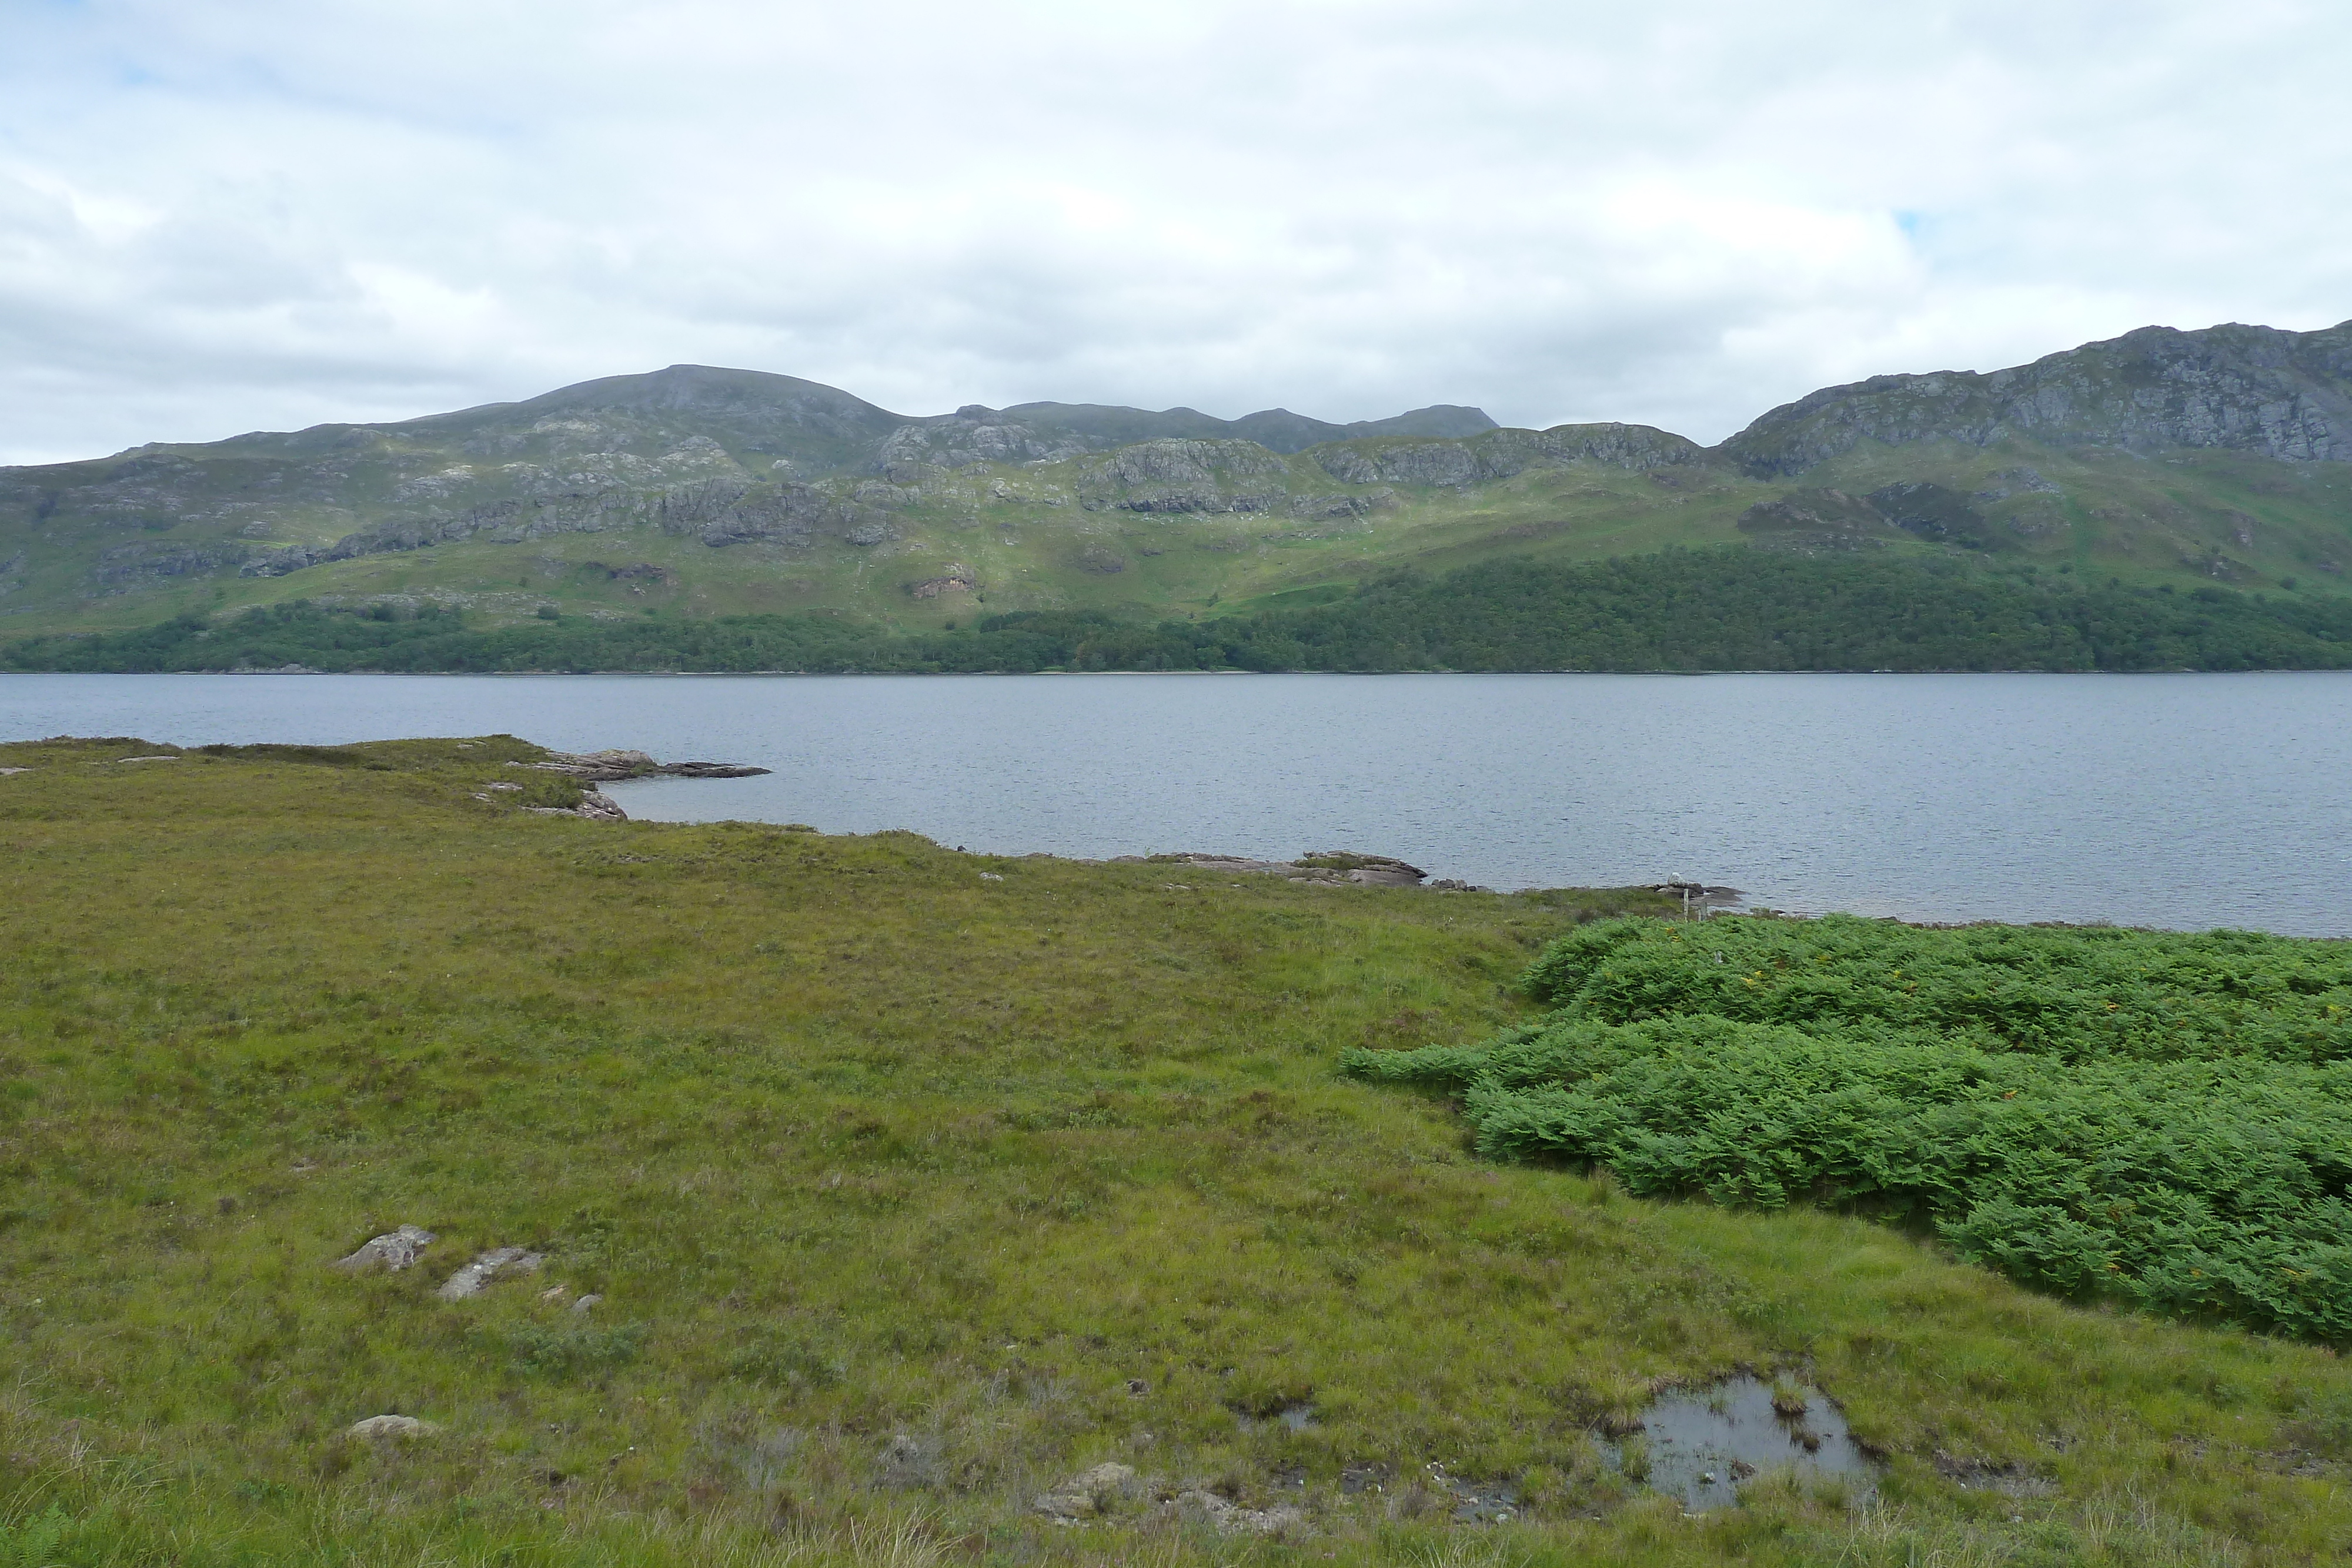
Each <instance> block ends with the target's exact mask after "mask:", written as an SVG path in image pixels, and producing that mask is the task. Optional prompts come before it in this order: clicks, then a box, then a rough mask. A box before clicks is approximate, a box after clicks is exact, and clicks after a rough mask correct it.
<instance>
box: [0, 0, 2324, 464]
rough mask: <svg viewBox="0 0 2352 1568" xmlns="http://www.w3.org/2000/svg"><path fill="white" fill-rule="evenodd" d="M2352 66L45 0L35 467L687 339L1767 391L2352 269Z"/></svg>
mask: <svg viewBox="0 0 2352 1568" xmlns="http://www.w3.org/2000/svg"><path fill="white" fill-rule="evenodd" d="M2347 67H2352V8H2347V7H2346V6H2344V5H2341V4H2340V3H2338V4H2333V5H2330V4H2325V3H2313V4H2300V3H2287V0H2279V3H2272V0H2210V3H2198V4H2182V3H2167V0H2132V3H2130V4H2120V3H2118V4H2069V3H2067V0H2033V3H2030V4H2010V3H2005V0H1976V3H1971V4H1958V5H1934V4H1920V3H1917V0H1914V3H1912V4H1907V5H1895V4H1889V3H1888V0H1780V3H1779V4H1775V5H1756V4H1754V0H1651V3H1648V4H1640V5H1636V4H1629V3H1626V0H1613V3H1612V4H1609V5H1582V4H1576V3H1572V0H1534V3H1527V4H1519V3H1513V0H1428V3H1424V0H1376V3H1370V4H1339V3H1331V4H1296V3H1287V4H1286V3H1283V0H1271V3H1269V0H1250V3H1248V4H1232V5H1227V4H1182V3H1175V0H1163V3H1160V4H1153V5H1121V4H1117V3H1115V0H1086V3H1084V4H1019V3H1010V4H1008V3H1004V0H998V3H996V4H989V5H974V4H971V3H970V0H961V3H957V4H944V3H932V0H913V3H898V4H894V3H890V0H878V3H877V0H866V3H864V4H862V5H842V4H839V3H838V0H835V3H832V4H827V5H796V4H790V3H785V4H776V3H765V4H751V3H739V0H703V3H697V0H665V3H663V4H660V5H650V4H614V3H609V0H562V3H561V4H556V3H551V0H547V3H543V0H462V3H459V0H329V3H328V4H323V5H322V4H320V0H206V3H205V4H202V5H192V4H189V3H187V0H83V3H73V0H0V461H15V462H27V461H45V460H53V459H58V458H65V457H77V456H86V455H96V454H100V453H104V452H110V451H113V450H116V449H119V448H121V447H124V446H128V445H132V444H137V443H140V442H143V441H150V440H179V441H194V440H211V439H215V438H217V437H220V436H224V435H228V434H235V433H236V432H239V431H244V430H250V429H257V428H265V429H287V428H294V427H299V426H301V425H304V424H310V423H318V422H320V421H326V420H339V419H354V420H358V419H365V420H383V419H396V418H401V417H404V416H408V415H413V414H419V413H432V412H436V411H439V410H443V409H448V408H456V407H462V406H466V405H468V404H472V403H478V402H488V401H493V400H498V399H509V398H520V397H528V396H530V395H532V394H534V393H537V392H544V391H547V390H549V389H551V388H552V387H555V386H559V385H562V384H563V383H565V382H573V381H579V380H583V379H585V378H587V377H591V376H599V375H609V374H614V373H617V372H622V371H643V370H652V369H656V368H658V367H660V366H662V365H666V364H669V363H673V362H677V361H694V362H700V363H706V364H719V365H739V366H748V367H751V368H754V369H759V370H767V371H784V372H787V373H790V374H793V375H800V376H807V377H810V378H812V379H814V380H817V381H821V382H830V383H832V384H834V385H836V386H840V387H844V388H846V389H848V390H849V391H851V392H856V393H857V394H859V395H860V396H863V397H866V398H868V399H870V400H872V401H874V402H879V403H881V404H883V405H884V406H886V407H888V408H893V409H897V410H899V411H901V412H904V413H940V412H944V411H946V410H948V409H951V408H953V407H955V406H957V405H958V404H961V403H966V402H986V403H991V404H997V405H1002V404H1004V403H1010V402H1022V401H1024V400H1028V399H1034V398H1056V399H1062V400H1066V401H1078V402H1125V403H1136V404H1141V405H1143V406H1147V407H1151V408H1161V407H1167V406H1171V405H1174V404H1180V403H1181V404H1189V405H1191V406H1193V407H1196V408H1200V409H1203V410H1205V411H1207V412H1209V413H1216V414H1221V415H1224V416H1227V417H1232V416H1235V415H1238V414H1241V413H1247V412H1249V411H1250V410H1253V409H1257V408H1264V407H1270V406H1275V405H1281V406H1286V407H1288V408H1291V409H1294V410H1297V411H1298V412H1300V413H1309V414H1313V415H1316V416H1318V417H1320V418H1325V419H1332V420H1349V419H1360V418H1367V417H1378V416H1380V415H1383V414H1388V413H1395V412H1397V411H1399V410H1401V409H1403V408H1407V407H1411V406H1416V405H1420V404H1423V403H1429V402H1467V403H1476V404H1479V405H1481V406H1483V407H1484V408H1486V410H1487V411H1488V412H1489V413H1492V414H1494V415H1495V417H1496V418H1497V419H1499V420H1502V421H1503V422H1504V423H1512V424H1527V425H1535V426H1542V425H1547V424H1552V423H1559V422H1562V421H1570V420H1593V419H1623V420H1633V421H1639V422H1643V423H1654V424H1660V425H1664V426H1666V427H1667V428H1669V429H1673V430H1677V431H1681V432H1683V433H1684V434H1688V435H1691V436H1694V437H1696V438H1698V439H1700V440H1702V441H1714V440H1717V439H1719V438H1721V437H1722V436H1724V435H1726V434H1729V433H1730V432H1731V431H1733V430H1735V429H1737V428H1738V426H1740V425H1741V424H1743V423H1746V422H1747V421H1748V419H1750V418H1752V417H1754V416H1755V415H1756V414H1757V413H1761V412H1762V411H1763V410H1764V409H1766V408H1768V407H1769V406H1771V405H1773V404H1775V403H1778V402H1786V401H1787V400H1789V399H1790V398H1792V397H1796V396H1800V395H1801V394H1802V393H1804V392H1808V391H1810V390H1811V389H1812V388H1814V387H1816V386H1820V385H1824V384H1827V383H1831V382H1839V381H1850V380H1853V379H1856V378H1858V377H1861V376H1864V375H1869V374H1874V373H1877V372H1881V371H1925V370H1934V369H1940V368H1961V369H1973V370H1990V369H1993V368H1995V367H1997V366H2000V365H2004V364H2013V363H2017V362H2021V361H2025V360H2029V359H2032V358H2034V357H2036V356H2038V355H2041V354H2043V353H2048V352H2051V351H2053V350H2059V349H2063V348H2067V347H2070V346H2072V345H2074V344H2075V343H2078V342H2081V341H2084V340H2090V339H2094V338H2100V337H2108V336H2112V335H2114V334H2116V333H2117V332H2120V331H2124V330H2126V329H2130V328H2132V327H2135V326H2138V325H2142V324H2145V323H2148V322H2161V323H2166V324H2169V325H2173V326H2179V327H2201V326H2206V325H2209V324H2210V323H2212V322H2215V321H2223V320H2241V321H2259V322H2267V323H2270V324H2273V325H2276V326H2282V327H2292V328H2297V329H2310V328H2314V327H2321V326H2326V325H2331V324H2333V323H2335V322H2336V321H2338V320H2340V319H2344V318H2346V317H2352V200H2347V192H2352V134H2347V116H2346V111H2345V97H2344V95H2345V92H2346V88H2345V83H2346V82H2347V80H2352V70H2347Z"/></svg>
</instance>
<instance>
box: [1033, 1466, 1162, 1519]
mask: <svg viewBox="0 0 2352 1568" xmlns="http://www.w3.org/2000/svg"><path fill="white" fill-rule="evenodd" d="M1137 1490H1139V1487H1138V1483H1137V1480H1136V1475H1135V1471H1134V1469H1133V1468H1132V1467H1130V1466H1127V1465H1097V1466H1096V1467H1095V1468H1094V1469H1090V1470H1087V1471H1084V1472H1082V1473H1081V1474H1078V1475H1075V1476H1072V1477H1071V1478H1070V1479H1067V1480H1066V1481H1064V1482H1062V1484H1061V1485H1059V1486H1057V1487H1055V1488H1054V1489H1053V1490H1051V1491H1045V1492H1040V1493H1039V1494H1038V1495H1037V1496H1036V1498H1035V1499H1034V1500H1032V1501H1031V1503H1030V1507H1031V1508H1032V1509H1034V1510H1035V1511H1037V1512H1039V1513H1042V1514H1044V1515H1045V1517H1046V1518H1048V1519H1050V1520H1052V1521H1054V1522H1055V1523H1056V1524H1076V1523H1078V1522H1079V1521H1082V1520H1088V1519H1094V1518H1097V1517H1098V1516H1100V1515H1102V1514H1105V1513H1108V1512H1109V1511H1111V1510H1112V1509H1113V1508H1115V1507H1116V1506H1117V1505H1118V1502H1119V1500H1121V1499H1122V1498H1125V1497H1128V1496H1130V1495H1132V1494H1133V1493H1135V1492H1136V1491H1137Z"/></svg>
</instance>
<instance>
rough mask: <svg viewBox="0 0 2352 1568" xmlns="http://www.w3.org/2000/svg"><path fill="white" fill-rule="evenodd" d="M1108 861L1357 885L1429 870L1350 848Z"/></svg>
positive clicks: (1414, 880) (1419, 877) (1386, 882)
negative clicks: (1286, 857) (1266, 857)
mask: <svg viewBox="0 0 2352 1568" xmlns="http://www.w3.org/2000/svg"><path fill="white" fill-rule="evenodd" d="M1108 863H1109V864H1111V865H1168V866H1183V867H1186V868H1188V869H1192V870H1196V871H1204V872H1208V873H1213V874H1218V875H1223V874H1233V875H1240V874H1244V873H1246V874H1249V875H1254V876H1278V877H1283V878H1285V879H1286V880H1288V881H1291V882H1311V883H1325V884H1328V885H1339V884H1343V883H1352V884H1354V885H1356V886H1358V887H1419V886H1421V885H1422V884H1423V883H1424V882H1426V881H1427V880H1428V878H1429V873H1427V872H1425V871H1423V870H1422V869H1421V868H1420V867H1419V866H1416V865H1408V864H1406V863H1405V862H1403V861H1401V860H1398V859H1396V858H1395V857H1394V856H1393V855H1367V854H1358V853H1357V852H1354V851H1352V850H1318V851H1316V852H1314V853H1313V854H1308V855H1301V856H1300V857H1299V858H1298V859H1297V860H1295V861H1261V860H1252V859H1250V858H1249V857H1248V856H1246V855H1213V854H1196V853H1185V854H1172V855H1118V856H1116V857H1114V858H1113V859H1112V860H1111V861H1110V862H1108ZM1438 885H1440V886H1447V887H1455V888H1460V887H1465V886H1467V885H1468V884H1466V883H1440V884H1438Z"/></svg>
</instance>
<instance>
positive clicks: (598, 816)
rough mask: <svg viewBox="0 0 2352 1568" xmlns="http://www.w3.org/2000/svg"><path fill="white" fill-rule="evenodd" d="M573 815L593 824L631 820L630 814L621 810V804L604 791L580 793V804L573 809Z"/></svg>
mask: <svg viewBox="0 0 2352 1568" xmlns="http://www.w3.org/2000/svg"><path fill="white" fill-rule="evenodd" d="M572 815H573V816H575V817H585V818H587V819H588V820H589V821H592V822H625V821H628V820H629V814H628V813H627V812H626V811H624V810H621V803H620V802H619V801H618V800H614V799H613V797H611V796H610V795H607V794H605V793H604V791H603V790H602V789H583V790H582V791H580V804H578V805H577V806H574V807H572Z"/></svg>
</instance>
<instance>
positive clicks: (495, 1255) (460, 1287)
mask: <svg viewBox="0 0 2352 1568" xmlns="http://www.w3.org/2000/svg"><path fill="white" fill-rule="evenodd" d="M592 793H593V791H592ZM546 1261H547V1260H546V1259H545V1258H543V1257H541V1255H540V1254H538V1253H536V1252H533V1251H531V1250H530V1249H527V1248H522V1247H497V1248H493V1249H490V1250H489V1251H488V1252H485V1253H483V1254H482V1255H481V1256H480V1257H478V1258H477V1259H475V1260H473V1261H472V1262H470V1263H468V1264H467V1265H466V1266H465V1267H464V1268H462V1269H460V1270H457V1272H456V1273H454V1274H452V1275H450V1276H449V1277H448V1279H446V1280H445V1281H442V1283H441V1288H440V1289H439V1290H438V1291H435V1292H433V1293H434V1294H435V1295H436V1296H438V1297H440V1298H441V1299H442V1300H443V1301H465V1300H467V1298H469V1297H473V1296H478V1295H480V1294H481V1293H482V1292H483V1291H485V1290H487V1289H488V1287H489V1285H490V1284H491V1283H492V1281H498V1280H504V1279H512V1278H514V1277H515V1276H517V1275H520V1274H536V1273H538V1272H539V1269H540V1265H541V1264H542V1263H544V1262H546Z"/></svg>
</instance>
